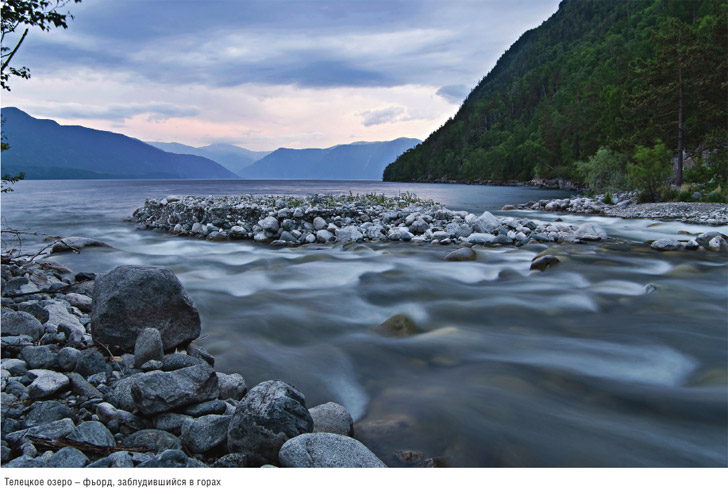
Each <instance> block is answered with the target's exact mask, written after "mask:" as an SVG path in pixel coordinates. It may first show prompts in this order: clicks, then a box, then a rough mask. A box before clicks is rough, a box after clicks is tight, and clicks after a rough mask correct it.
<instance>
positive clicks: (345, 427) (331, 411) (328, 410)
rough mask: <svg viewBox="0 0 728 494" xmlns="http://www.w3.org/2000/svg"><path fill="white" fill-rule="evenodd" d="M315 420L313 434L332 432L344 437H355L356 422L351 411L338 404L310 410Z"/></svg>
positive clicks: (324, 405)
mask: <svg viewBox="0 0 728 494" xmlns="http://www.w3.org/2000/svg"><path fill="white" fill-rule="evenodd" d="M308 412H309V413H310V414H311V418H312V419H313V432H330V433H332V434H342V435H344V436H353V435H354V421H353V420H352V418H351V414H350V413H349V411H348V410H347V409H346V408H344V407H343V406H341V405H339V404H338V403H334V402H328V403H324V404H323V405H318V406H315V407H313V408H309V410H308Z"/></svg>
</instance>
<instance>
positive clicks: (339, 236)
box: [336, 226, 364, 244]
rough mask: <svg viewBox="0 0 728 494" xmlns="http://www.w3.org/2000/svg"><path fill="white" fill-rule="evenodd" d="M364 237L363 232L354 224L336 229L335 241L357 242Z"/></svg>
mask: <svg viewBox="0 0 728 494" xmlns="http://www.w3.org/2000/svg"><path fill="white" fill-rule="evenodd" d="M363 238H364V234H363V233H362V232H361V230H359V228H357V227H355V226H347V227H344V228H339V229H337V230H336V241H337V242H341V243H344V244H346V243H353V242H358V241H360V240H362V239H363Z"/></svg>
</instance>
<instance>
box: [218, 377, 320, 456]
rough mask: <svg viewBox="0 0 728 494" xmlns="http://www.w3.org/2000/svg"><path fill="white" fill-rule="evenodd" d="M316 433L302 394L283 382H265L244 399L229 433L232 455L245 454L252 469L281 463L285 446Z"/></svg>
mask: <svg viewBox="0 0 728 494" xmlns="http://www.w3.org/2000/svg"><path fill="white" fill-rule="evenodd" d="M312 430H313V419H312V418H311V414H309V413H308V410H307V409H306V403H305V399H304V396H303V394H302V393H300V392H299V391H298V390H296V389H295V388H293V387H292V386H290V385H288V384H286V383H284V382H282V381H265V382H262V383H260V384H258V385H257V386H255V387H254V388H253V389H251V390H250V391H249V392H248V394H247V396H246V397H245V398H243V400H242V401H241V402H240V404H239V405H238V406H237V408H236V409H235V414H234V415H233V416H232V419H231V420H230V425H229V427H228V433H227V446H228V452H230V453H243V454H246V455H247V456H248V459H249V461H250V462H251V465H255V466H260V465H264V464H266V463H275V462H277V461H278V451H279V450H280V448H281V446H282V445H283V443H284V442H286V441H287V440H288V439H290V438H292V437H295V436H297V435H299V434H303V433H305V432H311V431H312Z"/></svg>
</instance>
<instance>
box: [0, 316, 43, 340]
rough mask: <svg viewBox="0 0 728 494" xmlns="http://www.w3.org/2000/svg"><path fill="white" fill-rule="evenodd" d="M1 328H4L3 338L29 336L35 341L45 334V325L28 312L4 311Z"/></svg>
mask: <svg viewBox="0 0 728 494" xmlns="http://www.w3.org/2000/svg"><path fill="white" fill-rule="evenodd" d="M0 327H2V335H3V336H20V335H28V336H30V338H31V339H32V340H33V341H36V340H37V339H38V338H40V336H41V334H43V325H42V324H41V323H40V321H38V319H36V318H35V317H33V316H31V315H30V314H28V313H27V312H13V311H6V310H3V314H2V325H1V326H0Z"/></svg>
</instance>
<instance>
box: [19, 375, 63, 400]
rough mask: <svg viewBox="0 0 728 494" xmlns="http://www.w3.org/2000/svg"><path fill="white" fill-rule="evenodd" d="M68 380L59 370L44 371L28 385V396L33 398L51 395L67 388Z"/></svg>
mask: <svg viewBox="0 0 728 494" xmlns="http://www.w3.org/2000/svg"><path fill="white" fill-rule="evenodd" d="M69 384H70V382H69V380H68V378H67V377H66V376H64V375H63V374H61V373H60V372H54V371H46V372H44V373H43V374H42V375H40V376H38V377H37V378H35V379H34V380H33V382H32V383H30V386H28V396H29V397H30V398H31V399H33V400H38V399H41V398H46V397H48V396H52V395H54V394H56V393H58V392H59V391H64V390H65V389H67V388H68V386H69Z"/></svg>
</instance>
